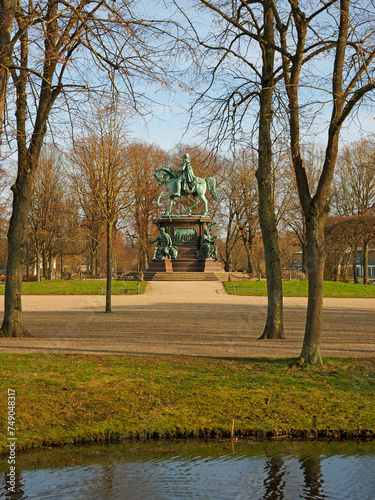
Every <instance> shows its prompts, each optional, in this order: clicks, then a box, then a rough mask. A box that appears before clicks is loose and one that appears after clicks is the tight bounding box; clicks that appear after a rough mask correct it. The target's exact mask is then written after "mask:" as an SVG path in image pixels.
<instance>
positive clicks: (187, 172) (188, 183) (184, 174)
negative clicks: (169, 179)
mask: <svg viewBox="0 0 375 500" xmlns="http://www.w3.org/2000/svg"><path fill="white" fill-rule="evenodd" d="M179 172H180V175H179V177H177V179H176V181H177V182H176V183H177V189H176V192H175V193H173V195H174V196H181V190H182V191H185V192H186V193H192V192H194V191H195V186H196V177H195V175H194V172H193V167H192V166H191V163H190V157H189V154H188V153H185V154H184V160H183V162H182V165H181V167H180V168H179V169H178V170H177V173H179Z"/></svg>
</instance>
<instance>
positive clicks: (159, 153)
mask: <svg viewBox="0 0 375 500" xmlns="http://www.w3.org/2000/svg"><path fill="white" fill-rule="evenodd" d="M126 155H127V157H128V161H129V164H130V169H131V172H132V173H131V176H132V179H133V183H132V188H133V191H134V203H133V205H132V207H131V211H130V213H129V223H128V229H127V232H128V235H129V236H130V238H131V241H132V244H133V245H134V246H136V247H137V248H138V269H139V270H146V269H147V268H148V265H149V261H150V245H149V243H148V242H149V241H150V239H151V233H152V232H153V229H154V228H153V224H152V221H153V219H156V218H157V216H158V213H159V209H158V206H157V203H156V200H157V198H158V194H159V191H160V187H159V185H158V183H157V181H156V178H155V176H154V175H153V173H154V171H155V170H157V169H158V168H159V167H161V166H163V165H167V163H168V155H167V153H165V152H164V151H163V150H162V149H160V148H158V147H157V146H155V145H147V144H145V143H140V142H134V143H132V144H130V145H129V146H128V147H127V149H126Z"/></svg>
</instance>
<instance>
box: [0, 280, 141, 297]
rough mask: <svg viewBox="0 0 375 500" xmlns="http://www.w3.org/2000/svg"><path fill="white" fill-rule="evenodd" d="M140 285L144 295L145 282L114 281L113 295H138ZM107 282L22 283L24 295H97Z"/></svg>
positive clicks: (0, 288)
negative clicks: (124, 288)
mask: <svg viewBox="0 0 375 500" xmlns="http://www.w3.org/2000/svg"><path fill="white" fill-rule="evenodd" d="M139 283H140V285H141V286H140V290H139V293H144V291H145V289H146V286H147V282H144V281H113V282H112V294H113V295H120V294H125V293H137V292H136V290H137V286H138V284H139ZM105 286H106V282H105V280H52V281H48V280H45V281H34V282H30V283H22V294H23V295H97V294H99V293H100V287H102V288H104V290H103V293H105ZM123 287H131V288H134V291H133V290H127V291H126V290H122V288H123ZM4 289H5V286H4V285H1V286H0V293H1V294H4Z"/></svg>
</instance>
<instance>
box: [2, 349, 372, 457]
mask: <svg viewBox="0 0 375 500" xmlns="http://www.w3.org/2000/svg"><path fill="white" fill-rule="evenodd" d="M0 386H1V387H2V388H3V391H2V398H0V414H1V415H3V417H4V418H2V419H0V436H1V443H0V448H1V449H0V451H2V452H4V451H5V450H6V444H7V436H8V429H7V422H6V415H7V414H8V408H7V389H12V390H15V392H16V396H15V401H16V406H15V419H16V423H15V431H16V437H17V446H18V448H19V449H25V448H31V447H40V446H42V445H51V444H57V445H59V444H64V443H72V444H73V443H83V442H94V441H95V440H117V439H121V438H127V437H143V436H149V437H163V438H165V437H204V436H211V437H214V436H224V437H225V436H230V435H231V432H232V427H233V426H234V434H235V435H236V436H255V437H265V436H281V435H287V436H291V437H337V436H340V437H366V436H367V437H374V435H375V412H374V403H375V359H328V358H327V359H325V360H324V364H323V365H304V364H301V363H299V362H298V361H297V360H296V359H279V360H267V359H265V360H263V359H262V360H257V359H229V358H228V359H224V358H222V359H221V358H203V357H188V356H152V355H145V356H142V355H129V356H126V355H100V356H93V355H76V354H39V353H34V354H0Z"/></svg>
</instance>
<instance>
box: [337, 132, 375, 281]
mask: <svg viewBox="0 0 375 500" xmlns="http://www.w3.org/2000/svg"><path fill="white" fill-rule="evenodd" d="M332 205H333V209H334V210H335V211H336V213H338V214H339V215H342V216H349V217H350V216H352V217H358V216H359V217H360V216H362V215H371V214H374V213H375V141H374V139H373V138H366V139H362V140H360V141H357V142H354V143H352V144H348V145H347V146H345V147H344V148H343V149H342V151H340V154H339V156H338V159H337V168H336V175H335V178H334V181H333V194H332ZM372 233H373V231H370V232H368V231H367V232H365V233H364V234H363V239H362V243H363V252H362V253H363V271H364V272H363V283H364V284H368V282H369V277H368V248H369V244H370V241H371V239H372V238H373V236H372ZM359 244H360V242H359V240H358V239H357V241H355V242H353V245H354V246H353V247H352V251H353V256H356V255H357V250H358V245H359ZM354 260H355V259H354ZM354 269H356V266H355V262H353V270H354ZM354 277H355V278H356V272H354ZM356 281H358V280H356Z"/></svg>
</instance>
